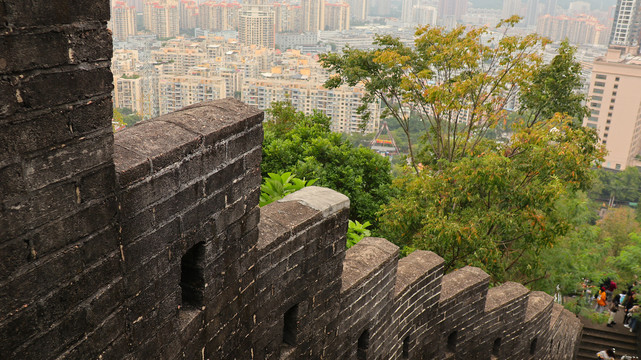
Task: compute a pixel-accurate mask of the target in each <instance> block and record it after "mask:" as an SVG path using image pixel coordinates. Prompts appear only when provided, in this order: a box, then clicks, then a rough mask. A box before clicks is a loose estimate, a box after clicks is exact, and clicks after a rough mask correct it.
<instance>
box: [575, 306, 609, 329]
mask: <svg viewBox="0 0 641 360" xmlns="http://www.w3.org/2000/svg"><path fill="white" fill-rule="evenodd" d="M579 315H581V316H583V317H585V318H588V319H589V320H590V321H592V323H594V324H601V325H603V324H605V323H607V322H608V317H609V316H610V315H609V314H608V312H607V311H605V312H603V313H598V312H594V311H592V310H590V309H587V308H583V309H581V313H580V314H579Z"/></svg>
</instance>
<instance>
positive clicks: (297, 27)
mask: <svg viewBox="0 0 641 360" xmlns="http://www.w3.org/2000/svg"><path fill="white" fill-rule="evenodd" d="M272 6H273V10H274V24H275V26H276V33H280V32H297V33H300V32H303V7H302V6H300V5H292V4H288V3H278V2H276V3H272Z"/></svg>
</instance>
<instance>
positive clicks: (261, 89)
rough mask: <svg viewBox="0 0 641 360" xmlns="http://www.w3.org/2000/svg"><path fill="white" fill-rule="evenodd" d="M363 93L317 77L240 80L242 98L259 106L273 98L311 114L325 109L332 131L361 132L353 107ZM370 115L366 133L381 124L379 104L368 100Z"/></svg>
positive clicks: (373, 130)
mask: <svg viewBox="0 0 641 360" xmlns="http://www.w3.org/2000/svg"><path fill="white" fill-rule="evenodd" d="M364 95H365V91H364V89H363V88H362V87H360V86H357V87H349V86H342V87H340V88H337V89H326V88H325V87H324V86H323V83H322V82H320V81H308V80H294V79H270V78H264V77H263V78H248V79H245V81H244V83H243V91H242V97H241V100H242V101H243V102H244V103H246V104H248V105H254V106H257V107H258V108H260V109H267V108H269V107H270V106H271V103H272V102H274V101H290V102H291V103H292V105H293V106H294V107H295V108H296V109H297V110H298V111H302V112H304V113H306V114H311V113H312V112H313V110H318V111H321V112H323V113H325V114H326V115H327V116H329V117H330V118H331V119H332V123H331V125H330V127H331V129H332V131H336V132H342V133H347V134H349V133H357V132H361V130H360V128H359V125H360V124H361V122H362V120H361V118H360V117H359V115H358V114H357V112H356V109H357V108H358V107H359V106H360V105H361V104H362V103H361V99H362V97H363V96H364ZM369 110H370V111H371V112H372V117H371V118H370V120H369V122H368V123H367V127H366V128H365V132H366V133H372V132H376V131H377V130H378V128H379V126H380V105H379V104H378V103H374V104H371V106H370V108H369Z"/></svg>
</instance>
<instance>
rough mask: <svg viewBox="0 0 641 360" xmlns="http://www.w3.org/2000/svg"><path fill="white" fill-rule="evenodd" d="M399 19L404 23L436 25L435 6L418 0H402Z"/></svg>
mask: <svg viewBox="0 0 641 360" xmlns="http://www.w3.org/2000/svg"><path fill="white" fill-rule="evenodd" d="M402 6H403V7H402V9H401V21H403V23H404V24H405V25H419V26H422V25H436V15H437V13H436V8H435V7H433V6H428V5H424V4H422V2H421V1H420V0H403V5H402Z"/></svg>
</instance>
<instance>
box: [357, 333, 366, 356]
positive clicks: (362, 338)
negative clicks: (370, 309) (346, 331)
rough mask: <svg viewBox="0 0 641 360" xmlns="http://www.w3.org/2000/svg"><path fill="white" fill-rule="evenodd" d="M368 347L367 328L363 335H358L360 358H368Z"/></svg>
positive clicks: (358, 353) (358, 354)
mask: <svg viewBox="0 0 641 360" xmlns="http://www.w3.org/2000/svg"><path fill="white" fill-rule="evenodd" d="M367 349H369V330H367V329H365V330H364V331H363V332H362V333H361V336H359V337H358V348H357V350H356V358H357V359H358V360H367Z"/></svg>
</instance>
